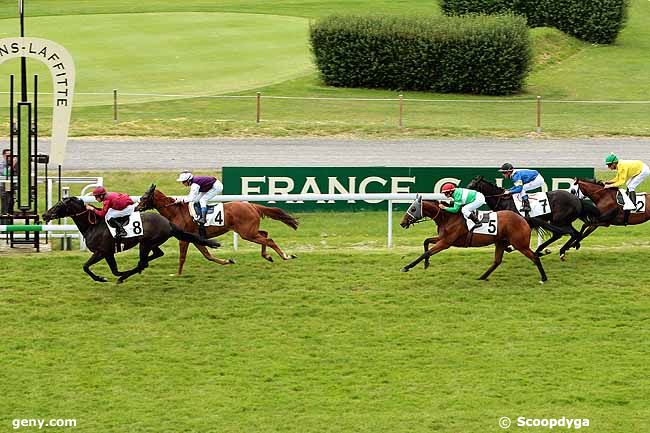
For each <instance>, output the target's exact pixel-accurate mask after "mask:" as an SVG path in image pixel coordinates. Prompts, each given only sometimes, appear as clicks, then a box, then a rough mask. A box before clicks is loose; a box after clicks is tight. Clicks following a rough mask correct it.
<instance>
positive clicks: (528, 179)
mask: <svg viewBox="0 0 650 433" xmlns="http://www.w3.org/2000/svg"><path fill="white" fill-rule="evenodd" d="M499 171H500V172H501V173H502V174H503V177H505V178H506V179H510V180H512V183H513V186H512V188H510V189H509V190H507V191H506V194H517V198H519V200H521V203H522V204H523V206H522V207H521V210H522V211H524V212H525V213H528V212H530V201H528V191H530V190H532V189H536V188H541V187H542V186H543V185H544V178H543V177H542V175H541V174H539V172H538V171H537V170H528V169H517V170H515V168H514V167H513V166H512V164H510V163H509V162H506V163H505V164H503V165H502V166H501V168H500V169H499Z"/></svg>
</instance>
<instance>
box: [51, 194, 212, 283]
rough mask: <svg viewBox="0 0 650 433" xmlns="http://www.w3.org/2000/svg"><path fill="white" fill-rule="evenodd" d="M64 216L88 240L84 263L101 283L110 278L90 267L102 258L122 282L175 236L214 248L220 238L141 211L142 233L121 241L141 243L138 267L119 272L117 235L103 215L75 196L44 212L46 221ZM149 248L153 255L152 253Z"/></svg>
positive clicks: (158, 254) (159, 254)
mask: <svg viewBox="0 0 650 433" xmlns="http://www.w3.org/2000/svg"><path fill="white" fill-rule="evenodd" d="M63 217H71V218H72V219H73V220H74V223H75V224H76V225H77V228H78V229H79V231H80V232H81V234H82V235H83V237H84V239H85V241H86V246H87V247H88V249H89V250H90V251H92V253H93V255H92V256H91V257H90V259H88V261H87V262H86V263H85V264H84V266H83V269H84V271H85V272H86V273H87V274H88V275H90V277H91V278H92V279H93V280H95V281H99V282H102V283H105V282H106V281H107V280H106V278H104V277H100V276H98V275H95V274H94V273H93V272H92V271H91V270H90V267H91V266H92V265H94V264H95V263H97V262H99V261H101V260H102V259H104V260H106V262H107V263H108V266H109V267H110V268H111V272H112V273H113V275H115V276H117V277H118V280H117V282H118V283H122V282H123V281H124V280H126V279H127V278H129V277H130V276H131V275H133V274H136V273H139V272H142V270H143V269H145V268H146V267H148V266H149V262H151V261H152V260H155V259H157V258H158V257H162V256H163V255H164V253H163V251H162V250H161V249H160V245H162V244H163V243H165V241H166V240H167V239H169V238H170V237H172V236H173V237H175V238H176V239H179V240H182V241H184V242H192V243H195V244H199V245H204V246H209V247H211V248H217V247H219V243H218V242H215V241H210V240H206V239H201V238H199V237H198V236H195V235H193V234H192V233H186V232H184V231H182V230H181V229H179V228H178V227H177V226H175V225H174V224H172V223H170V222H169V221H168V220H167V219H165V218H164V217H162V216H160V215H157V214H142V215H141V217H142V229H143V235H142V236H138V237H134V238H126V239H124V240H123V241H122V243H123V245H124V246H123V249H124V250H128V249H130V248H133V247H134V246H136V245H140V260H139V261H138V265H137V266H136V267H135V268H133V269H131V270H128V271H126V272H120V271H119V270H118V269H117V263H116V262H115V239H114V238H113V236H112V235H111V233H110V231H109V230H108V226H107V225H106V221H105V220H104V218H99V217H97V216H96V215H95V213H94V212H92V211H90V210H88V209H86V205H85V203H84V202H83V201H82V200H80V199H78V198H76V197H68V198H64V199H63V200H61V201H60V202H58V203H57V204H55V205H54V206H52V208H50V209H48V210H47V211H46V212H45V213H44V214H43V219H44V220H45V222H48V221H51V220H53V219H56V218H63ZM150 252H151V253H152V254H151V255H149V253H150Z"/></svg>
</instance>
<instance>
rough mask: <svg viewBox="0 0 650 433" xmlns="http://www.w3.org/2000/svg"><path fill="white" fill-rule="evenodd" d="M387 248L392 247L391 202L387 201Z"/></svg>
mask: <svg viewBox="0 0 650 433" xmlns="http://www.w3.org/2000/svg"><path fill="white" fill-rule="evenodd" d="M387 244H388V245H387V247H388V248H392V247H393V201H392V200H388V242H387Z"/></svg>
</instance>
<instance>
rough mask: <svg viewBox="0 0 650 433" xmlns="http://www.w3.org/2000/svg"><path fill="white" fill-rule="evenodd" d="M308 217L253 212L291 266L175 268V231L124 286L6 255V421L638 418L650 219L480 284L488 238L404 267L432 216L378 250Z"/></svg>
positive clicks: (335, 218)
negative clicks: (540, 267) (180, 271)
mask: <svg viewBox="0 0 650 433" xmlns="http://www.w3.org/2000/svg"><path fill="white" fill-rule="evenodd" d="M300 217H301V224H302V226H301V227H300V229H299V230H298V231H297V232H292V231H291V230H290V229H288V228H285V227H282V226H281V225H280V224H279V223H277V222H268V221H265V223H264V225H265V227H266V228H267V229H268V230H269V231H270V232H271V234H272V236H273V237H274V238H275V239H276V240H277V241H278V242H279V243H280V244H281V245H282V246H283V248H285V250H287V251H289V252H295V253H296V254H298V259H296V260H293V261H290V262H276V263H267V262H265V261H264V260H262V259H261V258H260V257H259V255H258V252H257V247H253V246H249V245H244V244H240V245H241V249H240V251H238V252H233V251H232V250H231V249H230V247H229V245H228V243H226V246H225V247H224V248H223V250H222V251H219V250H217V251H216V252H217V254H219V255H220V256H222V257H233V258H235V259H236V260H237V261H238V263H237V264H236V265H232V266H227V267H219V266H217V265H214V264H212V263H209V262H207V261H205V260H203V259H202V258H201V257H200V256H199V255H198V253H197V252H195V251H193V252H192V254H191V256H190V258H189V260H188V262H187V264H186V272H185V275H184V276H183V277H181V278H177V277H170V276H169V274H170V273H172V272H173V271H174V270H175V268H176V260H177V253H176V246H175V242H170V243H169V244H168V245H167V246H166V248H165V251H166V253H167V255H166V256H165V257H163V258H162V259H159V260H158V261H157V262H154V263H152V265H151V267H150V268H149V269H147V270H146V271H145V272H144V273H143V274H142V275H138V276H135V277H133V278H132V279H130V280H129V281H127V282H126V283H125V284H123V285H121V286H118V285H115V284H113V283H107V284H99V283H93V282H91V280H90V279H89V278H87V276H85V274H83V272H82V270H81V264H82V263H83V262H84V261H85V260H86V259H87V257H88V254H87V253H80V252H55V253H48V254H31V255H22V256H2V257H1V258H0V271H1V272H2V275H3V278H2V279H1V280H0V317H2V326H1V327H0V357H1V359H2V371H3V377H4V379H3V381H2V383H3V392H2V394H1V395H0V405H1V406H2V407H3V410H2V411H0V425H3V426H5V427H4V428H5V430H9V429H10V427H9V426H10V425H11V420H12V419H16V418H48V419H49V418H75V419H77V427H76V428H75V429H62V431H79V432H96V431H128V432H162V431H178V432H180V431H187V432H189V431H194V432H243V431H246V432H256V431H259V432H322V431H328V432H348V431H363V432H373V433H374V432H380V431H381V432H383V431H386V432H388V431H390V432H414V431H416V432H420V431H421V432H430V431H441V432H486V431H499V430H500V429H499V427H498V426H497V421H498V419H499V418H500V417H502V416H509V417H511V418H512V419H513V420H514V419H516V418H517V417H519V416H525V417H529V418H553V417H554V418H560V417H562V416H565V417H567V418H589V419H590V426H591V427H590V429H589V431H594V432H612V431H625V432H629V433H632V432H646V431H647V430H648V428H649V427H650V422H649V418H648V416H647V415H648V413H647V407H646V406H647V405H646V402H647V400H648V398H650V394H649V390H650V383H648V377H650V375H649V373H650V371H649V370H648V367H647V365H648V364H647V362H646V361H647V358H648V356H649V355H650V353H649V352H648V345H647V344H646V343H647V339H648V336H649V335H648V323H647V321H648V319H647V318H648V313H649V310H650V302H649V301H648V295H650V291H649V289H648V288H649V287H650V277H648V276H647V273H644V272H643V267H644V265H645V263H646V262H647V260H646V257H647V254H648V252H649V251H650V241H648V228H647V227H643V226H639V227H628V228H613V229H610V230H602V231H600V232H596V234H595V235H594V237H593V238H591V240H586V241H585V243H584V246H583V248H582V249H581V250H580V251H579V252H577V253H573V252H572V253H571V254H570V256H569V261H567V262H565V263H562V262H560V261H559V259H558V258H557V256H556V255H553V256H549V257H547V258H545V260H544V264H545V266H546V270H547V272H548V274H549V278H550V280H549V282H548V283H546V284H545V285H540V284H539V282H538V277H537V274H536V270H535V269H534V266H533V265H532V264H531V263H530V262H528V261H527V259H525V258H524V257H523V256H521V255H519V254H517V253H513V254H509V255H507V256H506V258H505V260H504V263H503V265H502V267H501V268H499V269H497V271H495V273H494V274H493V277H492V278H491V279H490V281H488V282H481V281H477V280H476V277H477V276H478V275H479V274H480V273H481V272H482V271H483V270H484V269H485V268H487V267H488V266H489V264H490V262H491V260H492V250H491V249H490V248H484V249H478V250H472V251H469V250H462V251H461V250H455V251H445V252H443V253H441V254H440V255H439V256H436V257H434V259H433V260H432V267H431V268H430V269H429V270H427V271H424V270H423V269H422V268H421V267H419V268H416V269H414V270H412V271H411V272H410V273H407V274H404V273H400V272H399V269H400V267H401V266H403V265H404V264H405V263H406V262H407V261H408V260H410V259H412V258H414V257H416V256H417V255H418V254H419V253H420V248H421V247H420V245H421V244H420V241H421V239H422V238H424V237H425V236H428V235H429V233H430V232H431V231H432V229H433V227H432V225H430V224H422V225H419V226H417V227H415V228H413V229H410V230H408V231H400V232H398V233H396V234H397V239H396V243H397V247H396V248H394V249H392V250H386V249H384V248H383V247H382V245H383V241H384V240H383V231H384V224H385V222H384V221H385V214H384V213H382V212H370V213H365V214H361V213H354V214H302V215H300ZM118 261H119V263H120V265H121V266H122V267H125V266H129V265H134V264H135V261H136V255H135V254H133V253H131V252H129V253H126V254H125V255H124V256H121V257H119V258H118ZM97 272H98V273H100V274H104V275H109V272H108V269H107V267H106V266H105V265H98V266H97ZM531 431H547V430H535V429H531Z"/></svg>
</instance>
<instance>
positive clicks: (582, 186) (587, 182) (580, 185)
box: [571, 177, 605, 198]
mask: <svg viewBox="0 0 650 433" xmlns="http://www.w3.org/2000/svg"><path fill="white" fill-rule="evenodd" d="M604 188H605V184H604V183H603V182H602V181H599V180H596V179H581V178H578V177H575V178H573V185H572V186H571V193H572V194H574V195H576V196H577V197H578V198H584V197H588V196H591V195H592V194H594V193H598V192H600V191H602V190H603V189H604Z"/></svg>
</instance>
